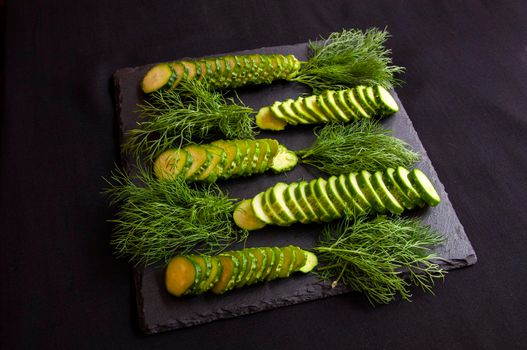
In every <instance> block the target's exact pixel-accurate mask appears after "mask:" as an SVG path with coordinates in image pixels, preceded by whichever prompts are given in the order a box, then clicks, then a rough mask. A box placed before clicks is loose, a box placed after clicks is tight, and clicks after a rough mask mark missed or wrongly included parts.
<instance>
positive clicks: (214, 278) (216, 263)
mask: <svg viewBox="0 0 527 350" xmlns="http://www.w3.org/2000/svg"><path fill="white" fill-rule="evenodd" d="M210 262H211V264H210V266H211V267H210V274H209V278H208V279H207V281H206V282H205V287H204V289H203V290H200V292H202V293H203V292H206V291H208V290H210V289H211V288H212V287H213V286H214V285H215V284H216V283H218V281H219V280H220V276H221V272H222V267H221V263H220V260H219V259H218V257H217V256H211V257H210Z"/></svg>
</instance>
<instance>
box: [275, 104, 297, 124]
mask: <svg viewBox="0 0 527 350" xmlns="http://www.w3.org/2000/svg"><path fill="white" fill-rule="evenodd" d="M282 105H283V103H282V102H280V101H276V102H275V103H273V104H272V105H271V107H270V109H271V113H272V114H273V116H274V117H275V118H276V119H279V120H282V121H283V122H285V123H287V124H290V125H297V124H298V121H297V119H296V118H295V117H294V116H291V115H289V114H286V113H284V111H283V109H282Z"/></svg>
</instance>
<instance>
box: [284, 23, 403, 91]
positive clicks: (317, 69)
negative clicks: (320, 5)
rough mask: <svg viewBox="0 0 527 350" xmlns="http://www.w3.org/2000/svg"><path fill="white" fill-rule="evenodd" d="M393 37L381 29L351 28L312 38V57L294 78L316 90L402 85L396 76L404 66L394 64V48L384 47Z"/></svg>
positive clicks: (310, 46)
mask: <svg viewBox="0 0 527 350" xmlns="http://www.w3.org/2000/svg"><path fill="white" fill-rule="evenodd" d="M389 36H390V35H389V33H388V32H387V31H386V30H382V31H381V30H379V29H377V28H372V29H368V30H366V31H365V32H363V31H361V30H359V29H351V30H342V31H341V32H335V33H332V34H330V35H329V36H328V38H326V39H324V38H322V40H320V41H310V42H309V44H308V47H309V49H310V51H311V53H312V54H311V58H310V59H309V61H308V62H306V63H304V64H303V65H302V67H301V70H300V73H299V75H298V76H297V77H296V78H294V79H292V80H294V81H297V82H299V83H303V84H306V85H308V86H310V87H311V88H312V89H313V91H314V92H315V93H319V92H322V91H324V90H339V89H344V88H349V87H352V86H356V85H381V86H383V87H385V88H390V87H392V86H393V85H396V84H399V82H400V81H399V80H398V79H396V78H395V75H396V74H399V73H403V72H404V68H403V67H399V66H395V65H392V59H391V57H390V54H391V50H389V49H387V48H386V47H385V46H384V43H385V42H386V40H387V39H388V38H389Z"/></svg>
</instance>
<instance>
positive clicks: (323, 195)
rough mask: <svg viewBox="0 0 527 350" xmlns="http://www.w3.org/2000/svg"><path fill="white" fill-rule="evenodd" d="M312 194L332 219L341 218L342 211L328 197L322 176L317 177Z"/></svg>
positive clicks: (325, 183) (325, 182)
mask: <svg viewBox="0 0 527 350" xmlns="http://www.w3.org/2000/svg"><path fill="white" fill-rule="evenodd" d="M314 190H315V192H314V194H315V196H316V197H317V199H318V200H319V202H320V204H321V205H322V206H323V207H324V208H325V209H326V211H327V212H328V213H329V215H330V216H331V218H332V220H333V219H337V218H341V217H342V212H340V211H339V210H338V209H337V207H336V206H335V204H334V203H333V202H332V201H331V199H330V198H329V195H328V193H327V181H326V180H324V179H323V178H318V179H317V180H316V185H315V187H314Z"/></svg>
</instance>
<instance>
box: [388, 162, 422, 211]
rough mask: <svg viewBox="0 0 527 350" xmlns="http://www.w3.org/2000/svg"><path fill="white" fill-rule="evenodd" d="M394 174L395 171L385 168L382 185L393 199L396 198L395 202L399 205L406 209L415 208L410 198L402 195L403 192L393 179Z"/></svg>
mask: <svg viewBox="0 0 527 350" xmlns="http://www.w3.org/2000/svg"><path fill="white" fill-rule="evenodd" d="M394 173H395V169H393V168H387V169H386V170H385V171H384V175H385V176H384V179H385V181H384V183H385V184H386V186H387V187H388V189H389V190H390V192H391V193H392V194H393V196H394V197H395V198H397V201H398V202H399V203H401V204H402V205H403V206H404V207H405V208H406V209H413V208H415V203H413V202H412V201H411V200H410V198H408V196H407V195H406V194H405V193H404V191H403V190H402V189H401V187H400V186H399V184H398V183H397V181H395V179H394Z"/></svg>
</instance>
